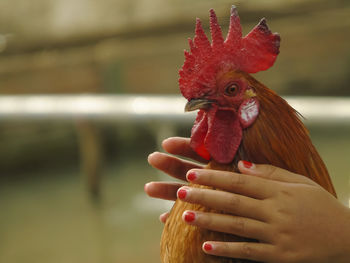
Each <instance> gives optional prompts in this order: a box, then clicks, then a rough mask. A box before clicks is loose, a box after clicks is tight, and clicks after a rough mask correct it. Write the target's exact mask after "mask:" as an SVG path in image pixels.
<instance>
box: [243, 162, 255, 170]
mask: <svg viewBox="0 0 350 263" xmlns="http://www.w3.org/2000/svg"><path fill="white" fill-rule="evenodd" d="M242 163H243V166H244V167H245V168H248V169H250V168H252V167H253V164H252V163H251V162H248V161H242Z"/></svg>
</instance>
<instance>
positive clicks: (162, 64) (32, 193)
mask: <svg viewBox="0 0 350 263" xmlns="http://www.w3.org/2000/svg"><path fill="white" fill-rule="evenodd" d="M232 4H235V5H237V7H238V11H239V14H240V17H241V22H242V25H243V32H244V33H247V32H248V31H249V30H250V29H251V28H252V27H253V26H254V25H255V24H257V22H258V21H259V20H260V18H262V17H266V18H267V20H268V24H269V26H270V28H271V29H272V31H277V32H279V33H280V34H281V38H282V42H281V54H280V55H279V58H278V59H277V62H276V64H275V66H274V67H273V68H271V69H270V70H268V71H267V72H261V73H258V74H256V75H255V77H256V78H258V79H259V80H260V81H262V82H263V83H264V84H266V85H267V86H268V87H269V88H271V89H273V90H275V91H276V92H278V93H279V94H280V95H282V96H292V95H293V96H331V97H345V98H346V97H349V96H350V88H349V82H350V49H349V47H350V19H349V17H350V2H349V1H348V0H333V1H326V0H290V1H278V0H245V1H239V0H237V1H227V0H216V1H210V0H202V1H185V0H177V1H175V0H134V1H128V0H101V1H92V0H75V1H71V0H60V1H59V0H51V1H44V0H31V1H26V0H2V1H0V98H1V97H4V98H6V96H8V95H15V97H16V96H23V95H25V96H27V95H28V96H29V95H40V94H49V95H52V96H56V95H57V96H59V95H62V94H65V95H76V96H77V97H79V96H81V95H84V94H90V95H91V94H96V95H110V96H114V95H130V94H131V95H140V94H144V95H159V94H163V95H172V94H174V96H175V97H180V95H179V90H178V86H177V78H178V69H179V67H180V66H181V65H182V63H183V50H184V49H187V38H188V37H193V35H194V26H195V18H196V17H199V18H201V20H202V22H203V25H204V27H205V29H206V30H207V29H208V20H209V19H208V10H209V9H210V8H214V9H215V10H216V12H217V15H218V18H219V22H220V24H221V25H222V27H223V31H224V33H226V31H227V27H228V22H229V11H230V7H231V5H232ZM207 32H208V31H207ZM11 98H13V97H11ZM183 103H185V101H183ZM324 106H325V107H328V105H324ZM44 110H45V109H44ZM329 110H332V109H329ZM301 113H303V112H301ZM341 113H342V112H339V114H341ZM184 115H185V114H184ZM307 125H308V128H309V130H310V134H311V137H312V140H313V142H314V144H315V145H316V147H317V148H318V150H319V152H320V154H321V156H322V157H323V158H324V161H325V162H326V164H327V166H328V169H329V171H330V173H331V175H332V178H333V180H334V184H335V186H336V189H337V191H338V195H339V199H340V200H341V201H342V202H343V203H344V204H347V205H348V204H349V193H350V179H349V178H350V172H349V171H350V162H349V157H350V150H349V149H350V139H349V134H350V123H349V122H341V123H339V122H338V123H333V122H332V120H329V121H324V122H323V123H318V124H312V123H307ZM191 126H192V120H190V121H189V120H188V119H185V116H184V120H183V121H181V120H177V121H174V122H172V121H169V120H167V121H166V120H164V119H158V120H157V119H155V118H151V119H147V118H146V119H145V120H143V121H142V120H139V119H134V120H130V119H129V120H126V119H118V118H116V119H113V118H108V119H106V118H92V119H91V118H82V117H79V118H75V117H74V116H73V117H71V118H50V117H48V118H31V117H30V116H27V115H26V116H25V117H20V116H17V117H16V118H9V117H6V114H5V115H1V117H0V262H1V263H14V262H16V263H18V262H26V263H30V262H52V263H56V262H65V263H69V262H75V263H78V262H84V263H89V262H94V263H99V262H101V263H104V262H107V263H109V262H118V263H134V262H159V239H160V235H161V230H162V225H161V223H159V222H158V215H159V213H161V212H164V211H166V210H167V209H168V208H169V205H171V204H169V203H167V202H162V201H159V200H154V199H150V198H148V197H146V195H145V194H144V193H143V185H144V184H145V183H146V182H148V181H151V180H160V179H167V178H166V176H165V175H162V174H160V173H158V172H157V171H155V170H153V169H152V168H151V167H149V166H148V164H147V161H146V159H147V155H148V154H149V153H150V152H152V151H155V150H160V147H159V145H160V142H161V140H162V139H164V138H166V137H168V136H171V135H179V136H189V134H190V128H191Z"/></svg>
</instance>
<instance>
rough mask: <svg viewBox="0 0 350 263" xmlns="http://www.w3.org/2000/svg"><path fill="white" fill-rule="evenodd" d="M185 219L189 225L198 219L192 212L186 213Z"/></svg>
mask: <svg viewBox="0 0 350 263" xmlns="http://www.w3.org/2000/svg"><path fill="white" fill-rule="evenodd" d="M184 219H185V221H186V222H188V223H190V222H193V221H194V220H195V219H196V214H195V213H193V212H192V211H185V212H184Z"/></svg>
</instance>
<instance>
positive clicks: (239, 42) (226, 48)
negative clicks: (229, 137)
mask: <svg viewBox="0 0 350 263" xmlns="http://www.w3.org/2000/svg"><path fill="white" fill-rule="evenodd" d="M210 32H211V38H212V43H211V44H210V42H209V40H208V38H207V36H206V35H205V33H204V30H203V28H202V25H201V21H200V20H199V19H198V18H197V21H196V32H195V37H194V39H193V41H192V40H191V39H189V45H190V52H188V51H185V62H184V65H183V66H182V68H181V70H180V71H179V74H180V79H179V84H180V89H181V92H182V94H183V95H184V97H186V98H187V99H192V98H193V97H200V96H201V95H204V94H207V93H208V92H209V91H210V90H211V89H212V87H214V86H215V76H216V73H217V72H218V70H241V71H245V72H247V73H255V72H258V71H262V70H266V69H268V68H270V67H271V66H272V65H273V63H274V62H275V60H276V57H277V55H278V53H279V45H280V37H279V35H278V34H277V33H271V31H270V30H269V28H268V27H267V24H266V20H265V19H262V20H261V21H260V22H259V24H258V25H257V26H255V27H254V28H253V30H252V31H251V32H250V33H248V34H247V35H246V36H245V37H243V38H242V28H241V24H240V19H239V16H238V13H237V10H236V7H235V6H232V8H231V17H230V27H229V30H228V34H227V37H226V40H224V38H223V36H222V31H221V28H220V25H219V24H218V21H217V17H216V14H215V12H214V10H213V9H211V10H210ZM194 95H195V96H194Z"/></svg>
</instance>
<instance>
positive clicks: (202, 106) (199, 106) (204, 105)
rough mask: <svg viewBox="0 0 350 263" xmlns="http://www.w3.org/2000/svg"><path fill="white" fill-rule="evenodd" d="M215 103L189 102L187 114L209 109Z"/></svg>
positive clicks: (195, 100) (204, 101)
mask: <svg viewBox="0 0 350 263" xmlns="http://www.w3.org/2000/svg"><path fill="white" fill-rule="evenodd" d="M214 102H215V101H214V100H207V99H192V100H190V101H189V102H187V104H186V106H185V112H187V111H194V110H199V109H207V108H209V107H210V106H211V105H212V104H213V103H214Z"/></svg>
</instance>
